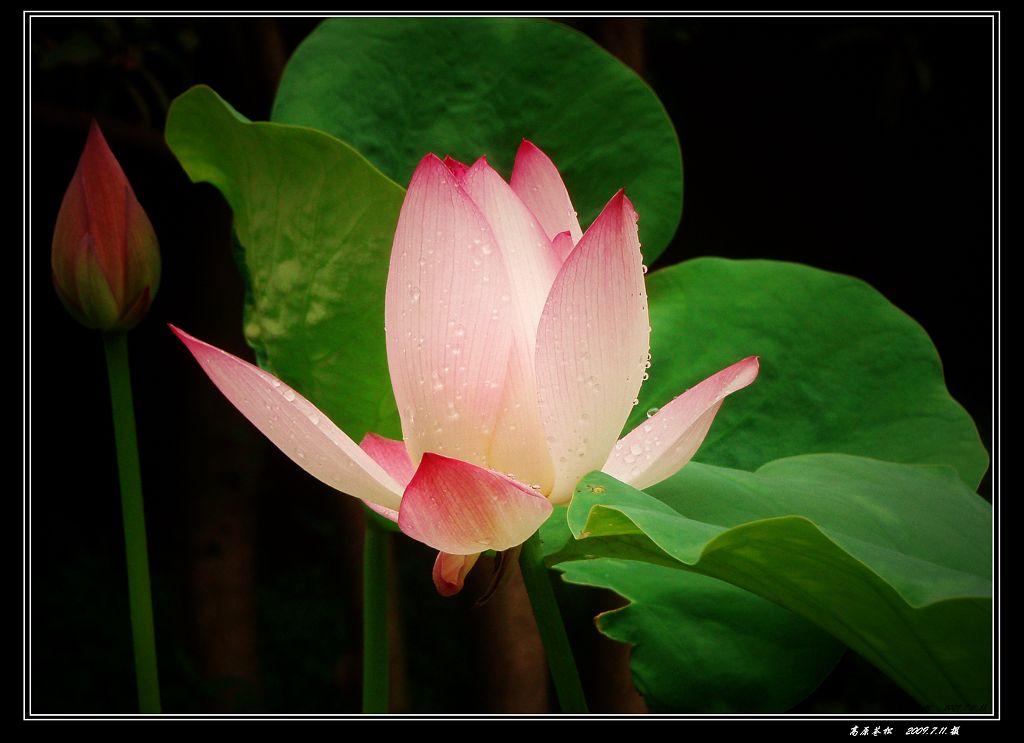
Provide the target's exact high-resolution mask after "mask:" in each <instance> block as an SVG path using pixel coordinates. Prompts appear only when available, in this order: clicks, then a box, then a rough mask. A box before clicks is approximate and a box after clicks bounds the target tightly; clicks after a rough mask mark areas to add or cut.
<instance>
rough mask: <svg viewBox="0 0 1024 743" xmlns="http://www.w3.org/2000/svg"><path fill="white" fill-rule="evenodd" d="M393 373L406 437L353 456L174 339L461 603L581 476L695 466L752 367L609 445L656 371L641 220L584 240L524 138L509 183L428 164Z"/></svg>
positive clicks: (259, 380)
mask: <svg viewBox="0 0 1024 743" xmlns="http://www.w3.org/2000/svg"><path fill="white" fill-rule="evenodd" d="M385 328H386V330H385V334H386V340H387V353H388V364H389V369H390V372H391V382H392V386H393V388H394V394H395V400H396V402H397V404H398V412H399V415H400V416H401V421H402V433H403V439H404V440H403V441H394V440H389V439H386V438H383V437H380V436H377V435H376V434H372V433H371V434H368V435H367V436H366V437H365V438H364V439H363V440H362V442H361V443H360V444H359V445H358V446H357V445H356V444H355V443H354V442H353V441H352V439H350V438H349V437H348V436H346V435H345V434H344V433H343V432H342V431H341V430H339V429H338V428H337V427H336V426H334V425H333V424H332V423H331V422H330V421H329V420H328V419H327V418H326V416H324V415H323V414H322V413H321V412H320V411H318V410H317V409H316V408H315V407H314V406H313V405H312V404H311V403H310V402H308V401H307V400H306V399H304V398H303V397H302V396H301V395H299V394H298V393H297V392H296V391H294V390H292V389H290V388H289V387H287V386H286V385H284V384H283V383H282V382H280V381H279V380H277V379H275V378H274V377H273V376H272V375H270V374H268V373H267V372H264V371H262V370H260V369H258V368H256V367H254V366H252V365H250V364H248V363H246V362H244V361H242V360H240V359H237V358H235V357H234V356H231V355H230V354H228V353H225V352H224V351H221V350H219V349H217V348H214V347H213V346H210V345H208V344H206V343H203V342H202V341H199V340H197V339H195V338H192V337H191V336H189V335H187V334H185V333H183V332H181V331H178V330H175V332H177V334H178V336H179V337H180V338H181V339H182V340H183V341H184V342H185V343H186V345H187V346H188V347H189V349H190V350H191V351H192V353H193V354H194V355H195V357H196V358H197V359H198V360H199V362H200V363H201V364H202V366H203V367H204V369H205V371H206V373H207V374H208V375H209V376H210V377H211V379H212V380H213V381H214V383H215V384H216V385H217V386H218V387H219V388H220V389H221V391H222V392H223V393H224V394H225V395H226V396H227V397H228V399H229V400H231V402H232V403H234V405H235V406H236V407H238V409H239V410H240V411H241V412H242V413H243V414H244V415H245V416H246V417H247V418H249V420H250V421H252V423H254V424H255V425H256V426H257V427H258V428H259V429H260V430H261V431H262V432H263V433H264V434H265V435H266V436H267V437H268V438H270V440H271V441H273V442H274V443H275V444H276V445H277V446H278V447H279V448H280V449H281V450H282V451H283V452H284V453H285V454H287V455H288V456H289V457H290V458H291V459H292V460H293V461H295V462H296V463H297V464H298V465H299V466H301V467H303V468H304V469H305V470H307V471H308V472H309V473H310V474H312V475H314V476H315V477H317V478H318V479H320V480H321V481H323V482H325V483H326V484H327V485H330V486H331V487H334V488H336V489H338V490H341V491H343V492H346V493H350V494H352V495H354V496H356V497H357V498H360V499H362V500H363V501H365V502H366V503H367V504H368V505H369V506H370V507H372V508H373V509H374V510H376V511H377V512H378V513H381V514H383V515H385V516H386V517H388V518H390V519H392V520H394V521H397V523H398V526H399V528H400V529H401V530H402V531H403V532H404V533H405V534H407V535H409V536H411V537H413V538H414V539H417V540H419V541H421V542H424V543H425V544H427V545H430V546H431V547H433V548H435V549H437V550H438V551H439V554H438V557H437V561H436V562H435V565H434V583H435V585H436V587H437V589H438V591H439V592H440V593H441V594H443V595H451V594H454V593H457V592H458V591H459V590H460V589H461V588H462V584H463V580H464V578H465V576H466V573H467V572H468V571H469V570H470V568H472V566H473V564H474V563H475V562H476V559H477V557H478V556H479V554H480V553H481V552H482V551H484V550H487V549H494V550H506V549H509V548H512V547H515V546H517V545H519V544H521V543H522V542H524V541H525V540H526V539H527V538H529V537H530V535H531V534H533V533H534V531H536V530H537V529H538V528H539V527H540V525H541V524H542V523H543V522H544V521H545V519H547V517H548V515H549V514H550V513H551V509H552V504H555V503H562V502H565V501H567V500H569V499H570V498H571V496H572V492H573V488H574V487H575V485H576V483H577V482H578V481H579V479H580V478H581V477H582V476H583V475H585V474H586V473H587V472H590V471H592V470H598V469H604V471H606V472H608V473H609V474H611V475H613V476H615V477H617V478H619V479H621V480H623V481H625V482H627V483H630V484H633V485H635V486H637V487H645V486H647V485H651V484H653V483H656V482H659V481H660V480H663V479H664V478H666V477H668V476H670V475H672V474H673V473H675V472H676V471H677V470H678V469H679V468H680V467H682V466H683V465H684V464H686V462H687V461H689V459H690V457H692V456H693V454H694V452H695V451H696V450H697V447H698V446H699V445H700V443H701V441H703V439H704V436H705V435H706V433H707V431H708V428H709V427H710V425H711V421H712V419H713V418H714V416H715V413H716V412H717V411H718V408H719V406H720V405H721V404H722V400H723V399H724V398H725V396H726V395H728V394H730V393H732V392H735V391H736V390H738V389H741V388H743V387H745V386H746V385H748V384H750V383H751V382H752V381H753V380H754V378H755V377H756V376H757V371H758V362H757V359H756V358H754V357H751V358H747V359H744V360H743V361H740V362H738V363H736V364H734V365H732V366H730V367H728V368H726V369H724V370H723V371H720V372H718V373H717V374H715V375H714V376H712V377H710V378H709V379H707V380H705V381H704V382H701V383H700V384H698V385H697V386H695V387H694V388H692V389H691V390H689V391H688V392H686V393H685V394H683V395H681V396H680V397H678V398H676V399H675V400H673V401H672V402H671V403H669V404H667V405H665V406H664V407H663V408H661V410H660V411H659V412H658V413H657V414H655V415H654V416H653V417H651V418H650V419H649V420H647V422H646V423H644V424H643V425H641V426H640V427H639V428H637V429H635V430H634V431H632V432H631V433H629V434H628V435H627V436H626V437H625V438H623V439H622V440H621V441H618V442H617V441H616V439H617V438H618V435H619V432H620V431H621V430H622V427H623V425H624V424H625V422H626V419H627V417H628V416H629V414H630V411H631V409H632V407H633V405H635V404H636V396H637V393H638V391H639V389H640V385H641V382H642V380H643V379H644V378H645V377H646V376H647V374H646V368H647V367H648V366H649V365H650V364H649V361H648V359H649V354H648V348H649V345H648V337H649V332H650V325H649V321H648V313H647V295H646V292H645V290H644V267H643V264H642V261H641V255H640V243H639V240H638V238H637V214H636V212H635V211H634V209H633V206H632V204H631V203H630V201H629V199H627V198H626V196H625V194H624V193H623V192H622V191H619V193H617V194H616V195H615V196H613V197H612V199H611V201H609V202H608V204H607V206H605V208H604V210H603V211H602V212H601V214H600V215H599V216H598V217H597V219H596V220H594V223H593V224H592V225H591V226H590V228H589V229H588V230H587V232H586V233H585V234H583V233H582V231H581V229H580V226H579V222H578V221H577V218H576V213H575V212H574V211H573V208H572V204H571V202H570V200H569V195H568V192H567V191H566V188H565V186H564V184H563V183H562V179H561V177H560V176H559V174H558V171H557V170H556V169H555V166H554V165H553V164H552V162H551V160H549V159H548V157H547V156H546V155H545V154H543V153H542V152H541V151H540V150H539V149H538V148H537V147H535V146H534V145H533V144H531V143H529V142H526V141H524V142H523V144H522V146H521V147H520V148H519V152H518V154H517V156H516V162H515V167H514V170H513V173H512V181H511V185H510V184H508V183H506V182H505V181H504V180H503V179H502V178H501V176H499V175H498V173H497V172H496V171H494V170H493V169H492V168H491V167H490V166H489V165H488V164H487V161H486V159H484V158H481V159H480V160H478V161H477V162H476V163H475V164H474V165H473V166H472V167H469V166H467V165H464V164H462V163H459V162H457V161H454V160H452V159H450V158H449V159H446V160H445V161H443V162H442V161H441V160H440V159H438V158H437V157H435V156H434V155H427V156H426V157H425V158H424V159H423V160H422V161H421V162H420V164H419V166H418V167H417V168H416V171H415V172H414V173H413V176H412V182H411V183H410V184H409V190H408V193H407V194H406V197H405V203H404V204H403V206H402V210H401V215H400V217H399V220H398V227H397V229H396V232H395V239H394V245H393V248H392V253H391V265H390V272H389V274H388V283H387V293H386V300H385Z"/></svg>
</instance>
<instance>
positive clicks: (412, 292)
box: [409, 286, 420, 302]
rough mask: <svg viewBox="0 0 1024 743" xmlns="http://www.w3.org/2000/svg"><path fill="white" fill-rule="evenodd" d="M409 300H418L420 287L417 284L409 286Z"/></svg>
mask: <svg viewBox="0 0 1024 743" xmlns="http://www.w3.org/2000/svg"><path fill="white" fill-rule="evenodd" d="M409 300H410V301H411V302H419V301H420V288H419V287H418V286H412V287H409Z"/></svg>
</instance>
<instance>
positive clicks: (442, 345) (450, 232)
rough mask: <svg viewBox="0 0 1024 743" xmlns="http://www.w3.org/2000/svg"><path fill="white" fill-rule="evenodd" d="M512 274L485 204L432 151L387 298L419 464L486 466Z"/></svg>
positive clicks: (418, 175) (391, 349) (402, 224)
mask: <svg viewBox="0 0 1024 743" xmlns="http://www.w3.org/2000/svg"><path fill="white" fill-rule="evenodd" d="M509 292H510V288H509V282H508V274H507V272H506V271H505V267H504V265H503V261H502V256H501V252H500V251H499V250H498V248H497V243H496V240H495V238H494V235H493V233H492V232H491V229H490V227H489V226H488V224H487V220H486V219H484V217H483V215H482V214H481V213H480V210H479V209H478V208H477V207H476V205H475V204H474V203H473V201H472V199H470V198H469V196H467V195H466V193H465V192H464V191H463V190H462V188H461V187H460V186H459V185H458V183H457V182H456V179H455V177H454V176H453V175H452V172H451V170H449V169H448V167H447V166H445V165H444V163H442V162H441V161H440V160H439V159H438V158H437V157H435V156H434V155H427V156H426V157H425V158H423V160H422V161H421V162H420V164H419V166H418V167H417V168H416V172H415V173H413V176H412V181H411V183H410V184H409V191H408V192H407V193H406V196H405V203H404V204H403V205H402V211H401V215H400V216H399V219H398V227H397V229H396V231H395V242H394V247H393V248H392V251H391V267H390V271H389V273H388V284H387V294H386V298H385V310H384V314H385V324H386V336H387V350H388V367H389V369H390V372H391V383H392V386H393V387H394V392H395V400H396V402H397V403H398V412H399V415H400V416H401V419H402V432H403V434H404V438H405V441H406V445H407V447H408V450H409V456H410V458H411V459H412V461H413V462H414V463H415V462H418V461H419V457H420V456H421V455H422V453H423V452H425V451H433V452H440V453H444V454H449V455H452V456H456V457H458V458H460V459H464V460H466V461H468V462H473V463H475V464H480V465H484V464H486V457H487V450H488V448H489V446H490V443H491V438H492V437H493V432H494V425H495V421H496V420H497V417H498V412H499V408H500V405H501V400H502V396H503V384H504V379H505V375H506V372H507V368H508V355H509V347H510V346H511V343H512V325H511V321H510V318H511V313H510V306H509Z"/></svg>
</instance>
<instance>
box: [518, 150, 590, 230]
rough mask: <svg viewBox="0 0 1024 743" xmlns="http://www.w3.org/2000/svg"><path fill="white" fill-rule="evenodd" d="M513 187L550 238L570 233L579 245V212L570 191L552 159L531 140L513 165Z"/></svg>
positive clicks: (519, 152)
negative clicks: (573, 206) (562, 233)
mask: <svg viewBox="0 0 1024 743" xmlns="http://www.w3.org/2000/svg"><path fill="white" fill-rule="evenodd" d="M512 190H513V191H515V192H516V193H517V194H519V198H521V199H522V200H523V203H525V204H526V206H528V207H529V209H530V211H532V212H533V214H534V216H535V217H537V221H538V222H540V223H541V225H542V226H543V227H544V230H545V231H546V232H547V234H548V237H549V238H551V239H552V240H554V238H555V235H557V234H558V233H559V232H566V231H567V232H569V234H570V235H571V236H572V242H573V244H574V245H575V244H576V243H578V242H579V241H580V237H581V236H582V235H583V230H581V229H580V222H579V219H577V217H576V211H575V210H574V209H573V208H572V201H571V200H570V199H569V192H568V191H567V190H566V188H565V184H564V183H563V182H562V176H561V175H559V173H558V169H557V168H556V167H555V164H554V163H553V162H551V158H549V157H548V156H547V155H545V154H544V153H543V152H541V151H540V149H539V148H538V147H537V146H536V145H535V144H533V142H530V141H528V140H525V139H524V140H523V143H522V144H521V145H519V151H518V152H516V162H515V165H514V166H513V168H512Z"/></svg>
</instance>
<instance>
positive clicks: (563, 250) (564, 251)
mask: <svg viewBox="0 0 1024 743" xmlns="http://www.w3.org/2000/svg"><path fill="white" fill-rule="evenodd" d="M551 247H552V249H554V251H555V257H556V258H558V263H559V264H562V263H564V262H565V259H566V258H568V257H569V253H571V252H572V249H573V248H575V247H576V245H575V244H573V241H572V235H571V234H569V232H568V231H566V232H559V233H558V234H557V235H555V237H554V239H553V240H552V241H551Z"/></svg>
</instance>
